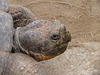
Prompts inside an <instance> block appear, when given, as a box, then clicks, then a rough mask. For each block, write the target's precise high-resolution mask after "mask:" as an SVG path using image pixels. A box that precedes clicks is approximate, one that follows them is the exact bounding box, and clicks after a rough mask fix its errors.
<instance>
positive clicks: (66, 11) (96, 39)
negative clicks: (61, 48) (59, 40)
mask: <svg viewBox="0 0 100 75" xmlns="http://www.w3.org/2000/svg"><path fill="white" fill-rule="evenodd" d="M7 1H8V2H9V4H13V5H14V4H17V5H22V6H24V7H26V8H28V9H30V10H31V11H32V12H33V13H34V15H35V16H36V17H37V19H43V20H59V21H60V22H61V23H63V24H64V25H66V27H67V29H68V30H69V31H70V33H71V35H72V41H71V42H70V44H69V47H68V49H67V50H66V52H65V53H64V54H62V55H60V56H58V57H56V58H53V59H51V60H48V61H43V62H41V64H40V65H41V66H42V67H43V69H44V71H45V72H46V75H100V0H7Z"/></svg>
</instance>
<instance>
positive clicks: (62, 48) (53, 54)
mask: <svg viewBox="0 0 100 75" xmlns="http://www.w3.org/2000/svg"><path fill="white" fill-rule="evenodd" d="M67 45H68V43H62V44H60V45H59V46H57V47H56V48H55V49H53V50H52V51H50V52H48V53H36V52H33V51H29V55H30V56H32V57H33V58H34V59H35V60H36V61H43V60H48V59H51V58H54V57H56V56H58V55H60V54H62V53H64V52H65V50H66V48H67ZM54 51H55V52H54Z"/></svg>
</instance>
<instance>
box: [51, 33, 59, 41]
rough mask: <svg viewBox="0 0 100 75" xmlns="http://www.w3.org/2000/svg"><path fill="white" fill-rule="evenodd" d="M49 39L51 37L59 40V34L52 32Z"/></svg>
mask: <svg viewBox="0 0 100 75" xmlns="http://www.w3.org/2000/svg"><path fill="white" fill-rule="evenodd" d="M51 39H53V40H59V39H60V35H57V34H53V35H52V36H51Z"/></svg>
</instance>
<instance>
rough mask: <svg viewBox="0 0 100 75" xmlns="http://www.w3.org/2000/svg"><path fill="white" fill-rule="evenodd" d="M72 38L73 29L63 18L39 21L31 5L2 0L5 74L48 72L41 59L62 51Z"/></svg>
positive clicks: (0, 42) (1, 68)
mask: <svg viewBox="0 0 100 75" xmlns="http://www.w3.org/2000/svg"><path fill="white" fill-rule="evenodd" d="M70 41H71V35H70V33H69V31H67V30H66V27H65V25H63V24H61V23H60V22H59V21H57V20H53V21H47V20H37V18H36V17H35V16H34V15H33V13H32V12H31V11H30V10H28V9H27V8H25V7H22V6H15V5H14V6H9V4H8V3H7V1H6V0H0V72H1V74H2V75H16V74H17V75H19V74H20V75H29V74H31V75H32V74H34V75H35V74H38V75H44V72H42V69H40V67H39V63H38V62H37V61H43V60H47V59H51V58H53V57H55V56H57V55H59V54H62V53H63V52H64V51H65V50H66V48H67V45H68V42H70ZM31 57H32V58H31ZM33 58H34V59H33ZM35 60H36V61H35Z"/></svg>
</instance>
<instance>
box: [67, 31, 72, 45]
mask: <svg viewBox="0 0 100 75" xmlns="http://www.w3.org/2000/svg"><path fill="white" fill-rule="evenodd" d="M70 41H71V34H70V32H69V31H67V32H66V43H68V42H70Z"/></svg>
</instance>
